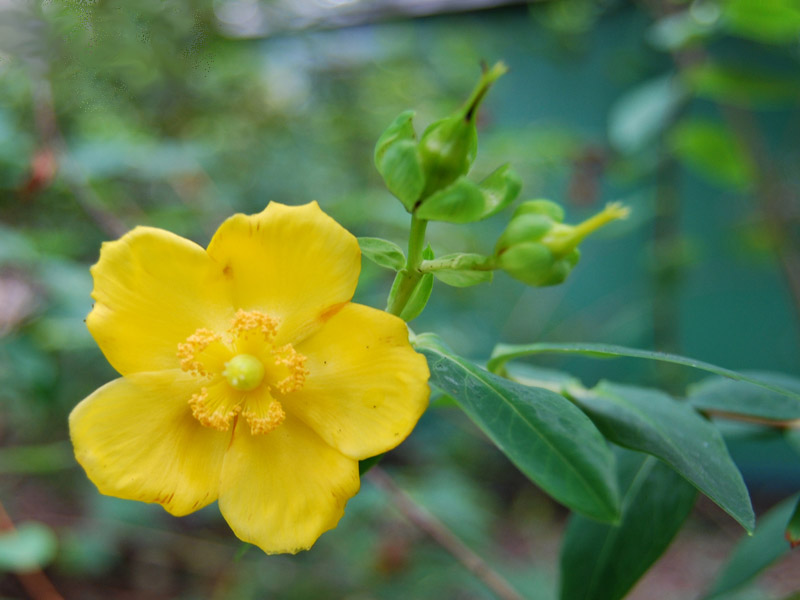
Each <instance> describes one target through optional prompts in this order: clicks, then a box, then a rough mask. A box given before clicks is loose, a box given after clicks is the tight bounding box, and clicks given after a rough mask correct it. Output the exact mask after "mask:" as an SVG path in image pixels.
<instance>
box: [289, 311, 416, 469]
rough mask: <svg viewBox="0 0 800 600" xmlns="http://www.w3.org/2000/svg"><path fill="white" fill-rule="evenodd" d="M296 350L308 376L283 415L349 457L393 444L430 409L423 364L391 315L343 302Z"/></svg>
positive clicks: (291, 396)
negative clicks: (298, 421) (295, 419)
mask: <svg viewBox="0 0 800 600" xmlns="http://www.w3.org/2000/svg"><path fill="white" fill-rule="evenodd" d="M297 351H298V352H300V353H302V354H304V355H305V356H306V357H307V361H306V368H307V369H308V372H309V374H308V376H307V377H306V381H305V384H304V385H303V388H302V389H301V390H299V391H296V392H293V393H291V394H289V395H287V396H286V397H285V398H282V399H281V402H282V403H283V405H284V408H285V410H286V411H287V412H289V413H291V414H293V415H296V416H298V417H300V418H301V419H302V420H303V421H304V422H305V423H306V424H308V425H309V426H310V427H311V428H312V429H314V431H316V432H317V434H318V435H319V436H320V437H322V438H323V439H324V440H325V441H326V442H328V443H329V444H330V445H331V446H333V447H334V448H337V449H338V450H339V451H340V452H342V453H343V454H345V455H347V456H349V457H351V458H355V459H358V460H361V459H364V458H367V457H369V456H374V455H376V454H380V453H381V452H386V451H387V450H390V449H391V448H394V447H395V446H397V445H398V444H399V443H400V442H402V441H403V440H404V439H405V438H406V436H408V434H409V433H411V430H412V429H413V428H414V425H416V423H417V420H418V419H419V418H420V416H421V415H422V413H423V412H424V411H425V408H426V407H427V406H428V396H429V392H430V391H429V389H428V384H427V382H428V376H429V372H428V364H427V362H426V361H425V358H424V357H423V356H422V355H421V354H418V353H416V352H414V350H413V349H412V348H411V346H410V344H409V342H408V329H407V327H406V324H405V323H404V322H403V321H402V320H401V319H399V318H397V317H395V316H393V315H390V314H388V313H385V312H383V311H380V310H376V309H374V308H370V307H368V306H362V305H360V304H348V305H347V306H345V307H344V308H343V309H342V310H341V311H339V312H338V313H336V315H334V316H333V317H331V319H330V320H329V321H328V322H327V323H325V325H324V326H323V327H322V329H320V330H319V331H318V332H317V333H316V334H314V335H313V336H311V337H310V338H308V339H307V340H305V341H304V342H302V343H301V344H298V346H297Z"/></svg>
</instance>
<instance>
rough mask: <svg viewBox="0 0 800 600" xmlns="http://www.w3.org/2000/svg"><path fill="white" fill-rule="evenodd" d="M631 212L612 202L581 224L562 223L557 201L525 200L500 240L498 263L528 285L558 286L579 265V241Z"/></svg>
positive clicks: (561, 213)
mask: <svg viewBox="0 0 800 600" xmlns="http://www.w3.org/2000/svg"><path fill="white" fill-rule="evenodd" d="M628 213H629V210H628V208H627V207H625V206H623V205H622V204H619V203H612V204H609V205H608V206H606V208H605V209H604V210H603V211H601V212H600V213H598V214H596V215H594V216H593V217H591V218H589V219H587V220H586V221H583V222H582V223H580V224H578V225H565V224H563V223H561V221H562V220H563V218H564V213H563V210H562V209H561V207H560V206H558V205H557V204H555V203H554V202H550V201H548V200H535V201H530V202H525V203H523V204H522V205H520V206H519V207H518V208H517V210H516V211H515V212H514V215H513V216H512V218H511V221H510V222H509V224H508V226H507V227H506V230H505V231H504V232H503V234H502V235H501V236H500V239H499V240H498V241H497V245H496V247H495V262H496V264H497V266H498V267H499V268H501V269H503V270H504V271H506V272H507V273H508V274H509V275H511V276H512V277H514V278H515V279H519V280H520V281H523V282H524V283H527V284H528V285H534V286H547V285H556V284H558V283H561V282H563V281H564V280H565V279H566V278H567V276H568V275H569V273H570V272H571V271H572V269H573V267H575V265H576V264H578V260H579V259H580V251H579V250H578V244H580V243H581V241H583V239H584V238H585V237H586V236H587V235H589V234H590V233H592V232H593V231H596V230H597V229H599V228H600V227H602V226H603V225H605V224H606V223H609V222H611V221H613V220H615V219H620V218H624V217H626V216H628Z"/></svg>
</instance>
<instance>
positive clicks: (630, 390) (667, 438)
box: [571, 382, 755, 531]
mask: <svg viewBox="0 0 800 600" xmlns="http://www.w3.org/2000/svg"><path fill="white" fill-rule="evenodd" d="M571 394H572V396H573V398H574V400H575V402H576V403H577V404H578V406H580V407H581V408H582V409H583V410H584V411H585V412H586V413H587V414H588V415H589V417H590V418H591V419H592V420H593V421H594V424H595V425H596V426H597V428H598V429H599V430H600V431H601V432H602V433H603V435H605V436H606V437H607V438H608V439H610V440H611V441H612V442H614V443H616V444H619V445H620V446H625V447H626V448H631V449H633V450H639V451H642V452H646V453H648V454H652V455H654V456H656V457H658V458H660V459H661V460H663V461H664V462H666V463H667V464H668V465H669V466H670V467H672V468H673V469H675V471H677V472H678V473H679V474H680V475H682V476H683V477H685V478H686V479H687V480H688V481H689V482H690V483H691V484H692V485H694V486H695V487H696V488H697V489H698V490H700V491H701V492H703V493H704V494H705V495H706V496H708V497H709V498H711V499H712V500H713V501H714V502H716V503H717V504H718V505H719V506H720V507H721V508H722V509H723V510H724V511H725V512H727V513H728V514H729V515H731V516H732V517H733V518H734V519H736V520H737V521H738V522H739V523H741V525H742V527H744V528H745V529H746V530H747V531H752V530H753V527H754V525H755V516H754V515H753V507H752V506H751V505H750V496H749V495H748V493H747V488H746V487H745V485H744V481H743V480H742V475H741V474H740V473H739V469H737V468H736V465H735V464H734V462H733V460H732V459H731V457H730V455H729V454H728V449H727V448H726V446H725V442H724V441H723V439H722V435H720V433H719V431H718V430H717V428H716V427H714V425H712V424H711V423H710V422H708V421H706V420H705V419H703V418H702V417H701V416H700V415H698V414H697V413H696V412H695V411H694V410H692V408H691V407H690V406H689V405H688V404H686V403H680V402H677V401H676V400H674V399H673V398H671V397H670V396H668V395H667V394H665V393H663V392H660V391H658V390H652V389H647V388H638V387H633V386H625V385H618V384H613V383H609V382H601V383H600V385H598V386H597V387H596V388H594V389H593V390H585V391H578V390H575V391H573V392H571Z"/></svg>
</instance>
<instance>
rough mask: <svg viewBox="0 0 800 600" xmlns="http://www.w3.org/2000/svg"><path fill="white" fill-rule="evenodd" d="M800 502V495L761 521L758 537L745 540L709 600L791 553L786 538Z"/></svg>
mask: <svg viewBox="0 0 800 600" xmlns="http://www.w3.org/2000/svg"><path fill="white" fill-rule="evenodd" d="M798 499H800V494H795V495H794V496H792V497H791V498H787V499H786V500H784V501H783V502H781V503H780V504H778V505H777V506H775V507H774V508H772V509H771V510H770V511H769V512H767V513H766V514H764V515H763V516H762V517H760V518H759V519H758V525H757V526H756V530H755V533H754V534H753V535H752V536H743V537H742V541H740V542H739V543H738V544H737V545H736V547H735V548H734V550H733V552H732V553H731V557H730V559H728V563H727V564H726V565H725V567H724V568H723V569H722V572H721V573H720V575H719V576H718V577H717V580H716V581H715V582H714V585H713V586H712V588H711V591H710V592H709V594H708V596H706V598H709V599H710V598H718V597H720V596H722V595H723V594H726V593H727V592H730V591H731V590H733V589H735V588H738V587H739V586H741V585H743V584H745V583H747V582H748V581H750V580H751V579H752V578H753V577H755V576H756V575H758V573H760V572H761V571H762V570H764V569H766V568H767V567H768V566H769V565H771V564H772V563H774V562H775V561H777V560H778V559H779V558H781V557H782V556H783V555H784V554H786V553H787V552H788V551H789V544H788V543H787V542H786V538H785V537H784V534H785V530H786V523H788V522H789V519H790V518H791V516H792V511H793V510H794V508H795V505H796V504H797V502H798Z"/></svg>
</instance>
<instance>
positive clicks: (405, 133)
mask: <svg viewBox="0 0 800 600" xmlns="http://www.w3.org/2000/svg"><path fill="white" fill-rule="evenodd" d="M414 114H415V113H414V111H413V110H406V111H404V112H402V113H400V114H399V115H397V117H395V119H394V121H392V122H391V123H390V124H389V126H388V127H387V128H386V129H385V130H384V131H383V133H381V136H380V137H379V138H378V141H377V142H376V143H375V155H374V159H375V165H378V164H379V163H380V162H381V161H382V160H383V156H384V155H385V154H386V150H387V149H388V148H389V147H390V146H391V145H392V144H394V143H395V142H396V141H398V140H401V141H406V140H410V141H413V140H415V139H416V137H417V134H416V132H415V131H414V124H413V123H412V121H413V119H414Z"/></svg>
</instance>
